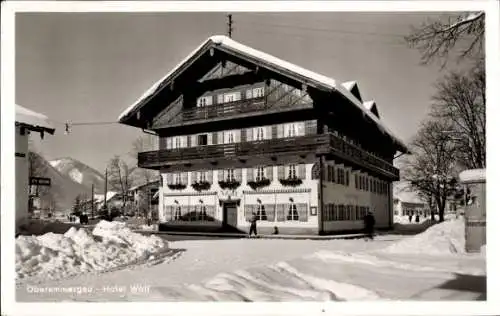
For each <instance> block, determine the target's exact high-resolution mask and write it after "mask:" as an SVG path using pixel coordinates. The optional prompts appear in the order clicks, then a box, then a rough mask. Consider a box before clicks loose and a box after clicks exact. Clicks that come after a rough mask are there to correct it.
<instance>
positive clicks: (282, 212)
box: [276, 204, 285, 222]
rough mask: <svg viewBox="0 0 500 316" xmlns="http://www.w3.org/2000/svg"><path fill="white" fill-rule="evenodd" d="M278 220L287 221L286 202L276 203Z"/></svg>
mask: <svg viewBox="0 0 500 316" xmlns="http://www.w3.org/2000/svg"><path fill="white" fill-rule="evenodd" d="M276 221H278V222H284V221H285V204H278V205H276Z"/></svg>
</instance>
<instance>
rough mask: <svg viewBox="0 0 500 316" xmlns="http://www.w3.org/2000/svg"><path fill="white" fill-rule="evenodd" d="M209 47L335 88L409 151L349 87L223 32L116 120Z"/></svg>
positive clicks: (402, 147)
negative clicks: (252, 46) (245, 43)
mask: <svg viewBox="0 0 500 316" xmlns="http://www.w3.org/2000/svg"><path fill="white" fill-rule="evenodd" d="M210 47H215V48H221V49H224V50H226V51H229V52H235V53H239V54H241V55H243V56H245V57H248V58H250V59H252V60H254V61H257V62H263V63H265V64H264V65H262V67H269V68H272V69H273V70H280V71H283V72H285V73H287V74H288V75H290V76H295V77H302V78H304V79H305V81H306V82H307V84H309V85H314V86H317V87H321V88H323V89H326V90H331V91H338V92H339V93H340V94H341V95H343V96H344V97H345V98H347V99H348V100H349V101H350V103H352V104H353V105H355V106H356V107H358V109H359V110H361V111H362V112H363V113H364V114H365V115H367V116H368V117H369V118H370V119H371V120H372V121H373V122H374V123H375V124H376V125H377V126H378V128H379V129H380V130H381V131H382V132H383V133H386V134H387V135H388V136H389V137H390V138H391V139H392V140H393V141H394V142H395V143H396V144H397V145H398V146H399V147H400V148H401V149H402V150H403V151H405V152H408V148H407V146H406V144H405V143H404V142H403V141H402V140H401V139H400V138H398V137H397V136H396V135H395V134H394V133H393V132H392V131H391V130H390V129H389V128H387V126H385V125H384V124H383V123H382V122H381V121H380V119H379V118H378V117H377V116H376V115H375V114H374V113H372V112H371V111H369V110H367V109H366V108H365V106H364V105H363V103H362V102H361V101H360V100H358V99H357V98H356V97H355V96H354V95H353V94H352V93H351V92H350V91H349V90H348V89H346V88H345V87H344V86H343V85H342V84H340V83H337V81H336V80H334V79H332V78H329V77H326V76H324V75H321V74H318V73H316V72H313V71H310V70H307V69H305V68H302V67H300V66H297V65H295V64H292V63H290V62H287V61H285V60H282V59H280V58H277V57H275V56H272V55H269V54H267V53H264V52H262V51H259V50H257V49H254V48H251V47H249V46H246V45H243V44H241V43H239V42H237V41H235V40H233V39H231V38H229V37H227V36H223V35H215V36H212V37H209V38H208V39H207V40H205V41H204V42H203V43H202V44H201V45H199V46H198V47H197V48H196V49H194V50H193V51H192V52H191V53H190V54H188V56H187V57H186V58H185V59H184V60H183V61H181V62H180V63H179V64H178V65H177V66H175V67H174V68H173V69H172V70H171V71H170V72H168V73H167V74H166V75H165V76H163V78H161V79H160V80H158V81H157V82H156V83H154V84H153V85H152V86H151V88H149V89H148V90H147V91H146V92H145V93H144V94H143V95H142V96H141V97H139V98H138V99H137V100H136V101H135V102H134V103H132V104H131V105H130V106H129V107H128V108H127V109H125V111H123V112H122V113H121V114H120V116H119V118H118V121H120V122H124V121H125V119H126V118H127V117H129V116H130V115H132V114H134V113H135V112H136V111H137V110H138V109H139V108H141V107H142V106H143V105H144V104H145V103H146V102H147V101H149V99H150V98H152V97H154V96H155V95H156V94H157V93H158V92H159V91H161V90H162V89H163V88H164V87H165V86H166V85H167V83H168V82H170V81H171V80H173V79H174V77H175V76H176V74H177V73H178V71H179V70H180V69H182V68H183V67H185V65H186V64H187V63H188V62H190V61H191V60H192V59H193V58H195V57H196V56H197V55H198V53H199V52H200V51H201V50H203V49H208V48H210ZM259 66H260V65H259Z"/></svg>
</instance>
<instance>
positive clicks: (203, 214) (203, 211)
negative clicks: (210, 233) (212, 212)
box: [197, 204, 208, 221]
mask: <svg viewBox="0 0 500 316" xmlns="http://www.w3.org/2000/svg"><path fill="white" fill-rule="evenodd" d="M197 213H198V214H197V215H198V220H200V221H206V220H208V216H207V207H206V206H205V205H203V204H200V205H199V206H198V212H197Z"/></svg>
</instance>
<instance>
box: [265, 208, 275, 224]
mask: <svg viewBox="0 0 500 316" xmlns="http://www.w3.org/2000/svg"><path fill="white" fill-rule="evenodd" d="M264 208H265V210H266V215H267V221H268V222H274V218H275V217H276V205H274V204H266V205H264Z"/></svg>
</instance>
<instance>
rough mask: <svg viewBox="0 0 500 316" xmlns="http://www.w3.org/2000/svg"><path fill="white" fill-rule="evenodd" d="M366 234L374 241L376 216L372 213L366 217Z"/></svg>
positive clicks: (369, 212)
mask: <svg viewBox="0 0 500 316" xmlns="http://www.w3.org/2000/svg"><path fill="white" fill-rule="evenodd" d="M364 222H365V233H366V236H367V237H368V238H369V239H371V240H373V234H374V228H375V216H373V212H372V211H368V214H366V215H365V218H364Z"/></svg>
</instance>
